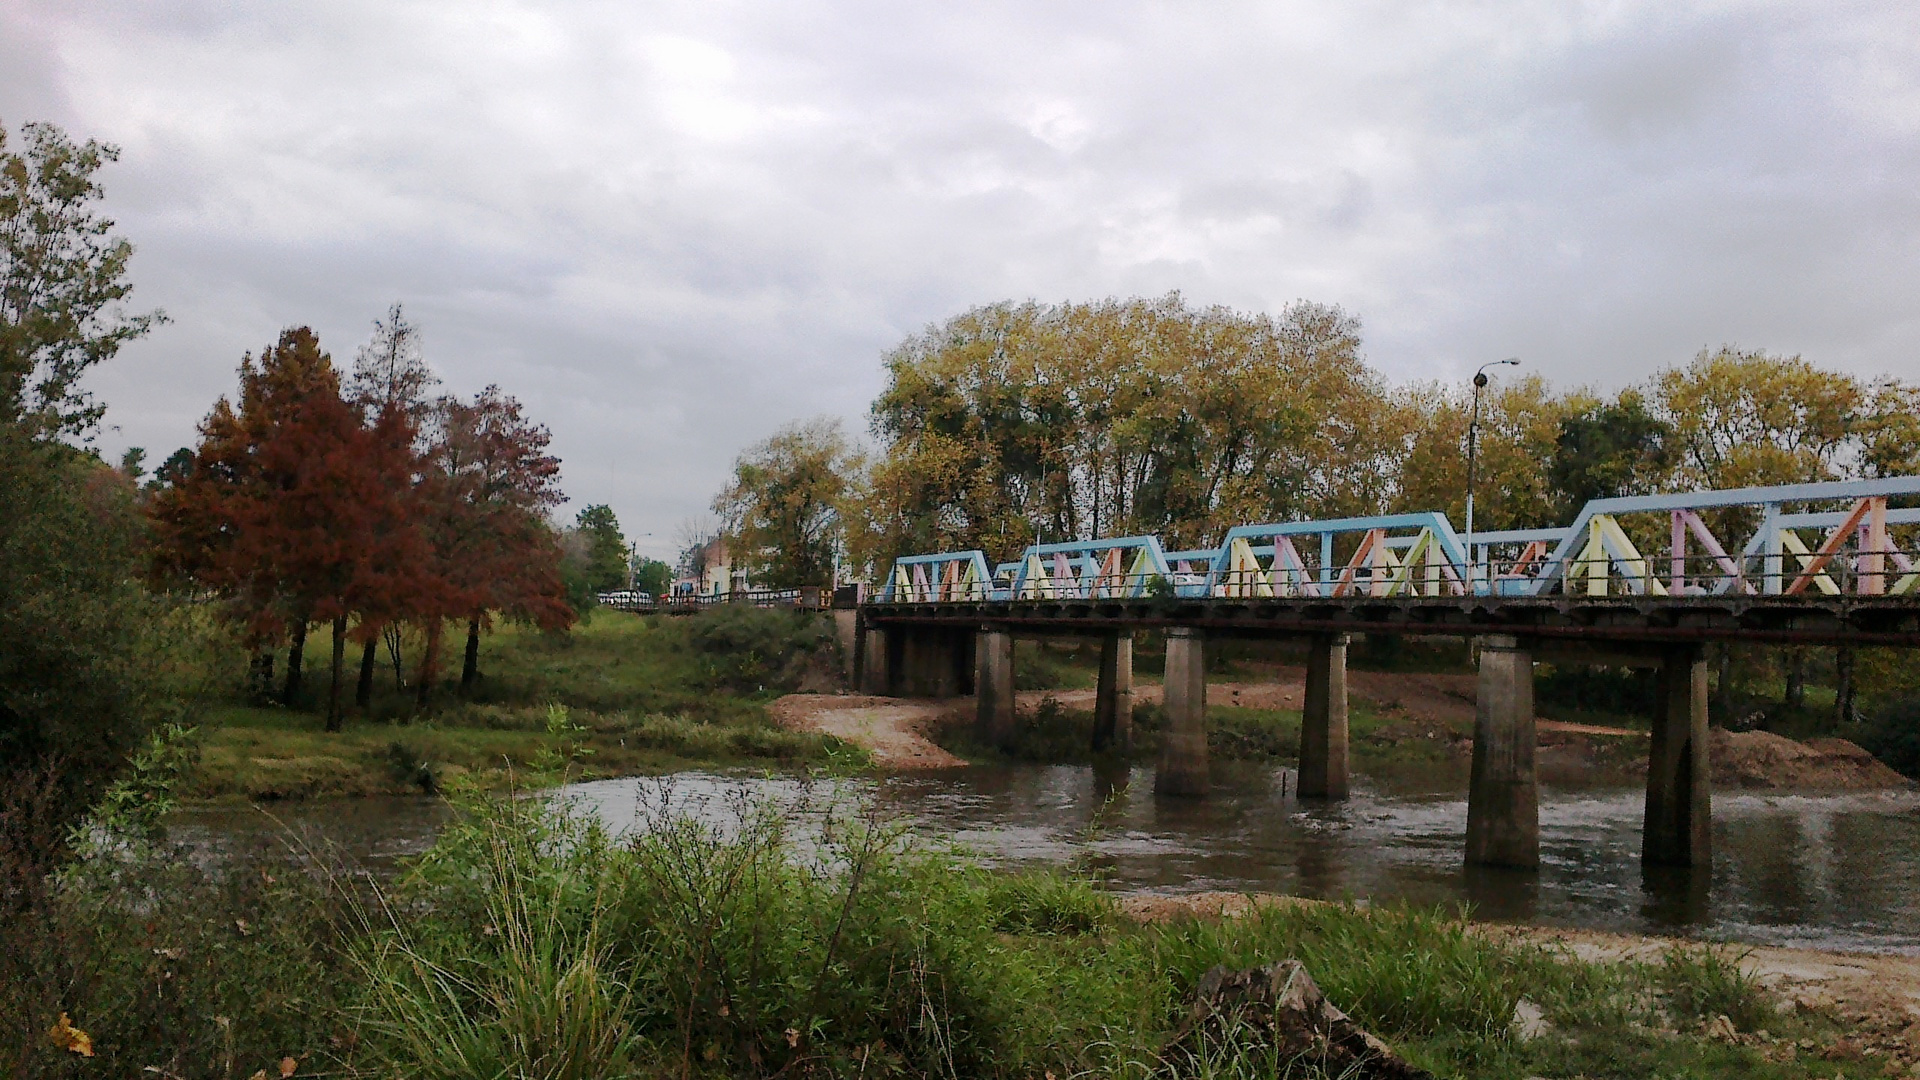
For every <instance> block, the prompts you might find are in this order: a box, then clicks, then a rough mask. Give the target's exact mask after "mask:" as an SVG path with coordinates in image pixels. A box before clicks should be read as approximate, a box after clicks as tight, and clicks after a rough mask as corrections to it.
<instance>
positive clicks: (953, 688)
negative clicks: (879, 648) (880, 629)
mask: <svg viewBox="0 0 1920 1080" xmlns="http://www.w3.org/2000/svg"><path fill="white" fill-rule="evenodd" d="M898 636H899V637H900V639H901V640H900V643H899V645H898V647H897V650H896V652H897V666H896V667H895V668H894V669H893V685H894V688H895V690H896V692H898V693H899V694H901V695H902V696H905V697H931V698H947V697H958V696H960V695H961V694H964V693H965V692H966V691H967V683H968V681H969V680H968V675H969V674H970V672H969V668H970V667H971V665H972V657H971V656H970V655H969V653H970V651H971V647H972V645H973V635H972V633H971V632H966V631H962V632H959V633H956V632H954V631H953V630H950V629H946V628H944V627H911V628H908V629H905V630H901V631H899V632H898Z"/></svg>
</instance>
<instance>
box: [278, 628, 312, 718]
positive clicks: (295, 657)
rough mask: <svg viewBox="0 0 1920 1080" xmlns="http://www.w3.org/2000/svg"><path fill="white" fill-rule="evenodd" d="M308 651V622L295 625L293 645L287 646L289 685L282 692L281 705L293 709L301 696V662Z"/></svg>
mask: <svg viewBox="0 0 1920 1080" xmlns="http://www.w3.org/2000/svg"><path fill="white" fill-rule="evenodd" d="M306 651H307V620H306V619H305V618H302V619H301V620H300V621H298V622H296V623H294V624H293V643H292V644H290V645H288V646H287V684H286V686H285V687H283V688H282V689H281V691H280V704H282V705H285V706H286V707H287V708H289V709H291V708H293V703H294V699H295V698H297V697H298V696H299V695H300V660H301V658H302V657H303V656H304V655H305V654H306Z"/></svg>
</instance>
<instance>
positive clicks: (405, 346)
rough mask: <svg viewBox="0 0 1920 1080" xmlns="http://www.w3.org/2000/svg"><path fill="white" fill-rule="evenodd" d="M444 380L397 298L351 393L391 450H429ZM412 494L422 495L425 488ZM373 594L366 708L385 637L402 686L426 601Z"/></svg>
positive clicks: (358, 357)
mask: <svg viewBox="0 0 1920 1080" xmlns="http://www.w3.org/2000/svg"><path fill="white" fill-rule="evenodd" d="M439 383H440V379H439V377H438V376H436V375H435V374H434V373H433V369H432V368H430V367H429V366H428V365H427V362H426V357H425V356H424V354H423V353H422V351H421V347H420V332H419V330H418V329H417V328H416V327H415V326H414V325H413V324H412V323H410V322H408V321H407V318H406V314H405V313H404V311H403V310H402V309H401V306H400V304H398V303H395V304H394V305H393V306H391V307H390V308H388V309H387V315H386V317H385V318H384V319H375V320H374V323H373V336H372V337H371V339H369V340H368V341H367V343H366V344H364V345H362V346H360V349H359V351H358V352H357V353H355V354H354V360H353V377H352V380H351V382H350V383H349V385H348V389H347V397H348V400H350V401H352V402H353V403H354V404H355V405H356V406H357V407H358V408H359V409H360V410H361V412H362V414H363V415H364V416H365V418H366V421H367V423H368V424H369V425H371V426H372V427H373V428H374V429H375V431H376V433H377V434H378V435H379V436H380V437H383V438H385V439H387V440H389V441H391V442H392V443H393V444H394V445H393V446H392V447H390V448H389V450H390V452H393V453H405V454H409V455H424V454H425V453H426V452H427V451H426V447H425V446H423V445H421V437H422V431H423V427H424V425H425V424H426V423H427V421H428V414H429V412H430V410H431V406H432V402H431V401H430V400H429V399H428V397H427V395H428V392H429V391H431V390H432V389H433V388H434V387H435V386H438V385H439ZM411 494H412V495H414V496H416V497H417V496H418V494H419V492H418V490H415V491H413V492H412V493H411ZM411 569H412V570H414V571H416V573H414V574H413V575H411V576H407V577H404V578H402V579H401V580H404V581H406V582H408V583H409V584H411V585H412V586H413V587H414V590H415V592H416V593H417V591H418V589H419V588H422V587H430V580H431V579H430V576H429V577H426V578H423V577H422V576H421V571H422V570H423V568H422V567H420V566H414V567H412V568H411ZM367 599H368V603H367V604H366V605H365V606H364V608H363V610H362V612H361V617H360V625H359V627H358V629H357V636H358V638H359V640H360V677H359V679H358V681H357V683H356V685H355V688H354V702H355V704H356V705H357V706H358V707H360V708H362V709H365V708H369V707H371V705H372V702H373V672H374V664H375V661H376V660H377V658H378V657H377V655H376V654H377V651H378V649H379V643H380V641H381V640H382V638H383V637H384V638H385V640H386V642H387V647H388V650H389V651H390V652H391V653H392V655H393V662H394V682H395V683H396V687H395V688H396V689H398V688H399V687H398V685H397V684H398V683H399V682H400V640H399V627H400V624H401V623H402V622H404V621H405V620H406V618H407V617H408V613H409V612H410V611H411V610H413V609H414V608H417V607H419V606H421V604H422V600H421V597H420V596H418V595H401V594H400V593H399V592H390V593H389V594H388V595H387V596H384V597H369V598H367Z"/></svg>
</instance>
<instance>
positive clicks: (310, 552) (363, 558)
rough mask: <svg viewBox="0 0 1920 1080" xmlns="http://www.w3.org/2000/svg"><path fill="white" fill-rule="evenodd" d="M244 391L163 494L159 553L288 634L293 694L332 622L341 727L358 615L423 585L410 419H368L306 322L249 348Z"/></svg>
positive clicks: (252, 620)
mask: <svg viewBox="0 0 1920 1080" xmlns="http://www.w3.org/2000/svg"><path fill="white" fill-rule="evenodd" d="M239 403H240V404H239V408H238V410H237V411H236V410H235V409H234V408H233V407H231V406H230V405H229V404H228V403H227V401H226V399H224V398H222V399H221V400H220V401H218V402H216V403H215V406H214V410H213V412H212V413H210V414H209V415H208V417H207V419H206V421H205V422H203V424H202V425H201V432H202V437H201V444H200V447H199V449H198V451H197V452H196V454H195V458H194V463H193V466H192V468H191V469H190V470H188V472H187V474H186V477H185V478H184V479H183V480H182V481H181V482H180V483H177V484H174V485H173V486H171V487H169V488H167V489H165V490H164V491H163V492H162V493H160V495H159V496H157V497H156V498H155V499H154V505H153V510H152V513H153V517H154V520H155V524H156V532H157V534H158V535H159V537H160V539H161V544H160V545H159V547H160V550H161V552H162V556H161V560H162V565H163V568H164V569H166V570H170V571H172V572H174V573H177V574H183V575H185V576H187V577H189V578H191V579H194V580H197V581H199V582H200V583H202V584H205V585H208V586H211V587H213V588H215V589H218V590H219V591H220V592H222V593H223V594H224V595H225V596H226V597H227V598H228V599H229V601H230V603H231V609H230V610H232V611H233V613H234V614H235V616H236V618H238V619H239V620H241V621H242V622H243V624H244V625H245V626H246V628H247V631H248V634H249V636H250V637H251V638H253V639H254V640H256V641H264V640H270V639H272V638H275V637H278V636H279V635H281V634H287V635H288V636H289V637H290V638H291V640H292V647H291V649H290V651H289V655H288V660H287V682H286V689H285V691H284V693H283V698H284V700H285V701H287V702H288V703H289V704H291V703H292V702H293V701H294V700H295V699H296V698H297V696H298V694H299V691H300V684H301V676H302V658H303V654H304V647H305V641H306V630H307V626H308V624H310V623H312V622H315V621H319V622H324V623H329V624H331V627H332V632H333V633H332V646H333V648H332V657H331V659H332V664H331V670H330V674H331V680H330V683H329V688H328V695H327V726H328V729H329V730H338V729H339V727H340V726H341V723H342V711H341V707H340V698H341V695H340V688H341V669H342V664H343V660H344V652H345V647H346V634H347V627H348V623H349V620H350V618H351V617H352V616H354V615H356V614H360V615H362V616H363V620H362V621H363V622H364V621H365V619H364V615H365V613H367V612H369V611H379V612H382V613H387V612H391V611H392V610H394V609H395V608H396V606H398V605H397V603H396V600H395V597H396V596H398V595H402V594H406V593H408V592H412V593H416V594H417V593H418V592H419V591H420V586H419V585H418V584H417V582H416V581H415V580H414V578H413V577H412V576H411V575H412V574H414V573H417V571H419V570H420V569H421V568H423V566H424V564H425V563H426V561H427V548H426V544H425V537H424V536H423V534H422V533H421V531H420V528H419V524H418V522H417V519H416V515H415V513H414V506H413V505H412V501H411V499H410V497H409V496H410V486H411V476H412V473H413V465H414V462H413V458H412V455H411V454H410V452H409V449H408V448H409V444H410V442H411V438H410V436H408V435H407V434H406V431H405V425H406V423H407V420H406V418H405V416H404V415H403V414H401V413H399V412H397V411H394V412H388V413H383V414H382V416H381V417H379V418H377V419H376V421H375V422H374V423H373V424H371V425H369V424H368V423H366V422H365V420H364V418H363V416H362V415H361V413H360V411H359V410H358V409H356V408H355V407H354V406H353V405H351V404H350V403H348V402H347V401H346V400H345V399H344V398H343V397H342V396H341V394H340V380H339V375H338V373H337V372H336V371H335V369H334V367H333V364H332V360H331V358H330V357H328V355H327V354H326V353H325V352H324V351H322V350H321V348H320V343H319V339H318V338H317V337H315V336H314V334H313V332H312V331H311V330H309V329H307V328H305V327H298V328H295V329H291V330H287V331H285V332H283V333H282V334H281V335H280V338H279V341H278V342H276V343H275V344H274V345H273V346H271V347H269V348H267V349H264V350H262V352H261V354H260V358H259V361H258V363H257V364H256V363H255V361H254V359H253V358H252V357H251V356H248V357H247V358H246V359H244V360H243V361H242V363H241V368H240V394H239ZM396 427H398V428H399V429H400V430H395V428H396Z"/></svg>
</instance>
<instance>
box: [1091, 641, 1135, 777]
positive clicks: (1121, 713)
mask: <svg viewBox="0 0 1920 1080" xmlns="http://www.w3.org/2000/svg"><path fill="white" fill-rule="evenodd" d="M1132 748H1133V634H1131V633H1129V632H1127V631H1124V630H1122V631H1116V632H1114V633H1110V634H1108V635H1106V636H1105V637H1103V638H1101V639H1100V688H1099V689H1098V690H1097V691H1095V695H1094V699H1093V750H1094V753H1100V752H1102V751H1107V750H1112V751H1117V752H1119V753H1123V754H1124V753H1126V752H1127V751H1128V750H1130V749H1132Z"/></svg>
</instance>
